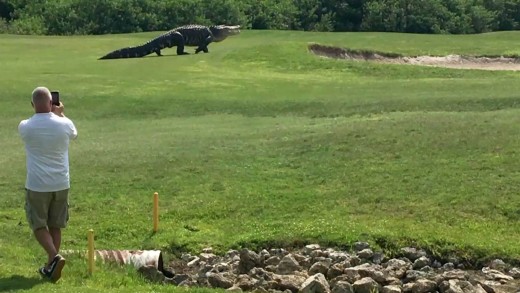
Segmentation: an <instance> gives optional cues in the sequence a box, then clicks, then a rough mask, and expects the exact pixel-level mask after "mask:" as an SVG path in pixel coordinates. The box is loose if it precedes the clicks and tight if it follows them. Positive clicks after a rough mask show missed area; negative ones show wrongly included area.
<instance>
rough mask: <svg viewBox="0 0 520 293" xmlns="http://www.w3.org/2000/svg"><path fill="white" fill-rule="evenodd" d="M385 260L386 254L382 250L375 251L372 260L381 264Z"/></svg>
mask: <svg viewBox="0 0 520 293" xmlns="http://www.w3.org/2000/svg"><path fill="white" fill-rule="evenodd" d="M384 260H385V255H384V254H383V253H382V252H374V255H373V256H372V262H373V263H374V264H376V265H380V264H382V263H383V261H384Z"/></svg>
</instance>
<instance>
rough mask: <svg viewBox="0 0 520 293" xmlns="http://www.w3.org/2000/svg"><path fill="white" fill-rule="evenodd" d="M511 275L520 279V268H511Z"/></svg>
mask: <svg viewBox="0 0 520 293" xmlns="http://www.w3.org/2000/svg"><path fill="white" fill-rule="evenodd" d="M509 275H510V276H511V277H513V278H515V279H520V269H519V268H512V269H510V270H509Z"/></svg>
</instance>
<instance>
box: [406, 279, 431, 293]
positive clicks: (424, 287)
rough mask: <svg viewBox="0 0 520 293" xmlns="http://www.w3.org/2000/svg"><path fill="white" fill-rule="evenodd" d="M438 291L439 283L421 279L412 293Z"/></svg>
mask: <svg viewBox="0 0 520 293" xmlns="http://www.w3.org/2000/svg"><path fill="white" fill-rule="evenodd" d="M435 290H437V283H435V282H434V281H430V280H428V279H420V280H417V281H416V282H415V284H414V285H413V286H412V293H428V292H433V291H435Z"/></svg>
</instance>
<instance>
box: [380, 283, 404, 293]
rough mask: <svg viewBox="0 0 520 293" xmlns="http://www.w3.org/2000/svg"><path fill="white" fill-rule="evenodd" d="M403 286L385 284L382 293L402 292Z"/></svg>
mask: <svg viewBox="0 0 520 293" xmlns="http://www.w3.org/2000/svg"><path fill="white" fill-rule="evenodd" d="M401 292H402V290H401V287H400V286H396V285H389V286H384V287H383V289H381V293H401Z"/></svg>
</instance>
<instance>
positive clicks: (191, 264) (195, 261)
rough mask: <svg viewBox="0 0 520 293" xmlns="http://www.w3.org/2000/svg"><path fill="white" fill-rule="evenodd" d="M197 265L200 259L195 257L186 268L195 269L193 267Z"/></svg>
mask: <svg viewBox="0 0 520 293" xmlns="http://www.w3.org/2000/svg"><path fill="white" fill-rule="evenodd" d="M199 263H200V258H198V257H195V258H193V259H192V260H191V261H190V262H189V263H188V264H187V266H188V267H195V266H198V265H199Z"/></svg>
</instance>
